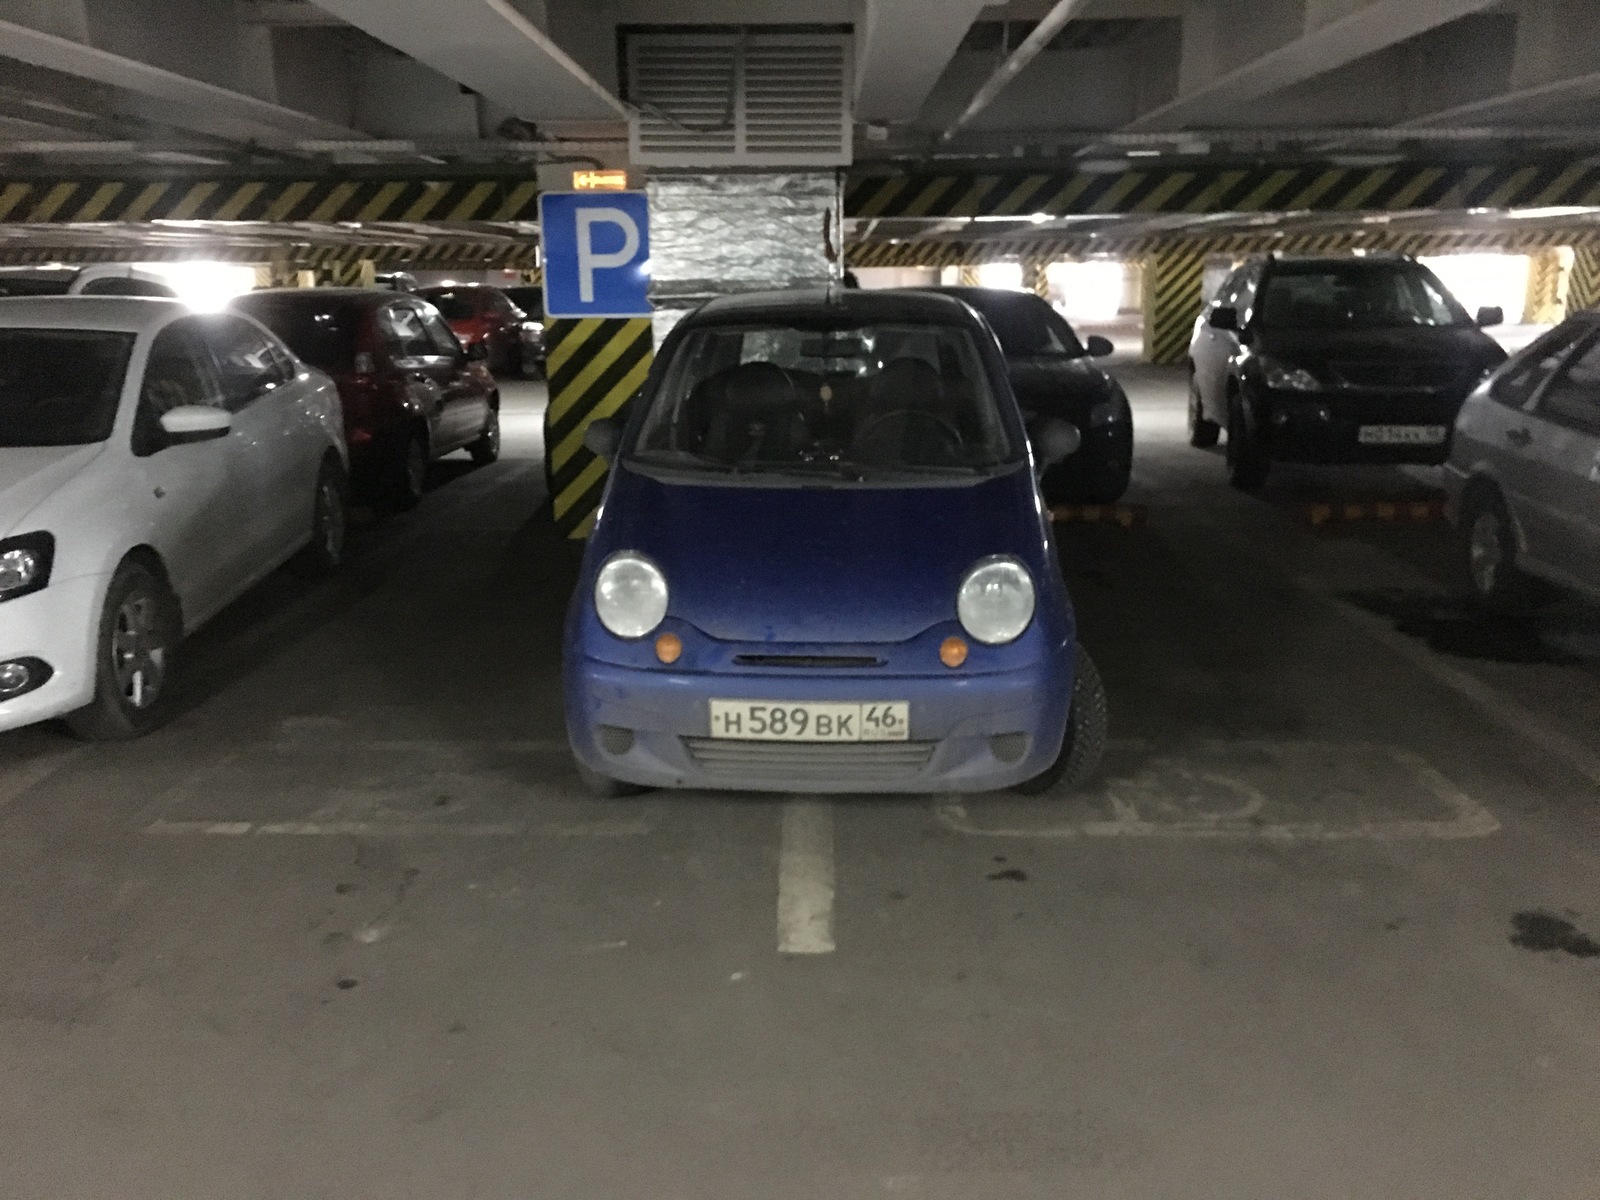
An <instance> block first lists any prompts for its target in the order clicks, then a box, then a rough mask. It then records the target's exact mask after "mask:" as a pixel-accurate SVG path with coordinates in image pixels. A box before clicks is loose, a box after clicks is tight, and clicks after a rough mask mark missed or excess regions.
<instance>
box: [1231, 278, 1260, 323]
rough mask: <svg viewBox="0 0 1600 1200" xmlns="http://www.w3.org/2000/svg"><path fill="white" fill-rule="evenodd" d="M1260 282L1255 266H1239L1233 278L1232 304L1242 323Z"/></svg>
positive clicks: (1254, 299) (1252, 303)
mask: <svg viewBox="0 0 1600 1200" xmlns="http://www.w3.org/2000/svg"><path fill="white" fill-rule="evenodd" d="M1260 282H1261V277H1260V275H1259V274H1258V273H1257V271H1256V268H1255V267H1249V266H1247V267H1241V268H1240V269H1239V274H1238V276H1237V278H1236V280H1235V287H1234V293H1233V301H1232V303H1233V306H1234V308H1236V309H1238V310H1239V321H1240V324H1243V323H1244V321H1245V318H1246V315H1247V314H1248V313H1249V311H1250V309H1251V307H1252V306H1253V305H1254V304H1255V302H1256V289H1257V286H1258V285H1259V284H1260Z"/></svg>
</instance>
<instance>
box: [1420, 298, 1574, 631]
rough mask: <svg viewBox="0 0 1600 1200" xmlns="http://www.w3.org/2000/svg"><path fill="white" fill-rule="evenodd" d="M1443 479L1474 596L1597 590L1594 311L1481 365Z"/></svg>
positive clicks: (1503, 598) (1491, 599)
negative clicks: (1542, 585)
mask: <svg viewBox="0 0 1600 1200" xmlns="http://www.w3.org/2000/svg"><path fill="white" fill-rule="evenodd" d="M1444 471H1445V480H1446V486H1447V487H1448V489H1449V491H1450V494H1451V511H1452V513H1453V514H1454V516H1455V521H1456V528H1457V530H1458V532H1459V534H1460V547H1461V549H1460V554H1461V561H1462V565H1463V567H1464V568H1465V575H1466V578H1467V580H1468V582H1469V584H1470V585H1471V588H1472V591H1473V592H1474V593H1475V594H1476V595H1477V596H1478V598H1479V599H1481V600H1484V601H1486V602H1488V603H1491V604H1494V605H1498V606H1503V605H1507V604H1514V603H1516V602H1518V601H1521V600H1525V599H1527V598H1528V591H1529V584H1530V580H1539V581H1543V582H1546V583H1552V584H1555V585H1557V586H1559V587H1561V588H1563V589H1567V590H1570V591H1574V592H1578V593H1581V594H1584V595H1587V596H1588V597H1589V598H1591V599H1594V600H1597V601H1600V313H1596V312H1586V313H1579V314H1578V315H1576V316H1574V317H1572V318H1571V319H1570V320H1568V321H1566V322H1565V323H1564V324H1562V325H1560V326H1559V327H1557V328H1556V329H1554V330H1552V331H1551V332H1549V333H1548V334H1546V335H1545V336H1544V337H1542V338H1540V339H1539V340H1538V341H1536V342H1534V343H1533V344H1532V345H1531V346H1529V347H1528V348H1527V349H1526V350H1524V351H1522V353H1520V354H1518V355H1516V356H1515V357H1514V358H1512V359H1511V360H1510V361H1509V362H1507V363H1506V364H1505V365H1504V366H1503V367H1501V368H1500V369H1499V370H1498V371H1496V372H1495V373H1494V374H1493V375H1491V376H1489V377H1488V378H1487V379H1486V380H1485V381H1484V382H1483V384H1482V385H1481V386H1480V387H1479V388H1478V389H1477V390H1476V391H1475V392H1473V394H1472V396H1471V397H1470V398H1469V399H1468V400H1467V402H1466V404H1465V405H1464V406H1463V407H1462V409H1461V414H1460V416H1459V417H1458V418H1457V419H1456V426H1455V436H1454V438H1453V439H1452V442H1451V450H1450V459H1449V461H1448V462H1447V463H1446V464H1445V468H1444Z"/></svg>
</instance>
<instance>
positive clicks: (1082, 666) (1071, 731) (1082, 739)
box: [1011, 642, 1111, 796]
mask: <svg viewBox="0 0 1600 1200" xmlns="http://www.w3.org/2000/svg"><path fill="white" fill-rule="evenodd" d="M1110 728H1111V709H1110V705H1109V703H1108V702H1107V700H1106V685H1105V682H1104V681H1103V680H1102V679H1101V678H1100V668H1099V667H1097V666H1095V665H1094V659H1092V658H1090V657H1089V652H1088V651H1087V650H1085V649H1084V648H1083V644H1082V643H1081V642H1080V643H1079V644H1078V647H1077V672H1076V674H1075V676H1074V678H1073V681H1072V708H1071V709H1070V710H1069V712H1068V713H1067V735H1066V737H1064V738H1063V739H1062V740H1061V753H1060V754H1058V755H1056V760H1055V762H1053V763H1051V764H1050V766H1049V767H1047V768H1046V769H1045V770H1044V771H1043V772H1041V773H1040V774H1038V775H1035V776H1034V777H1033V778H1032V779H1029V780H1027V781H1025V782H1023V783H1019V784H1017V785H1016V787H1014V788H1012V789H1011V790H1012V791H1014V792H1020V793H1021V794H1022V795H1024V796H1037V795H1039V794H1040V793H1042V792H1048V791H1051V790H1053V789H1055V788H1056V787H1062V788H1064V789H1065V790H1066V791H1069V792H1075V791H1078V790H1079V789H1080V788H1082V787H1083V786H1084V785H1085V784H1087V783H1088V782H1089V781H1090V780H1091V779H1093V778H1094V775H1095V772H1096V771H1098V770H1099V769H1100V760H1101V759H1102V758H1104V757H1105V753H1106V738H1107V736H1108V735H1109V732H1110Z"/></svg>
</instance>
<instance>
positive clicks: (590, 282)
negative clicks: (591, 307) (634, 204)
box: [577, 206, 639, 304]
mask: <svg viewBox="0 0 1600 1200" xmlns="http://www.w3.org/2000/svg"><path fill="white" fill-rule="evenodd" d="M577 217H578V299H579V300H581V301H582V302H583V303H585V304H593V303H594V273H595V272H596V271H605V270H611V269H613V268H615V267H625V266H627V265H628V263H630V262H632V261H633V256H634V255H635V254H637V253H639V226H638V225H636V224H635V223H634V220H633V218H632V217H630V216H629V215H628V214H627V213H625V212H623V211H622V210H621V209H620V208H590V207H588V206H585V207H583V208H580V209H578V212H577ZM602 224H604V225H616V226H618V227H619V228H620V229H621V230H622V249H620V250H615V251H612V252H611V253H610V254H596V253H595V249H594V226H596V225H602Z"/></svg>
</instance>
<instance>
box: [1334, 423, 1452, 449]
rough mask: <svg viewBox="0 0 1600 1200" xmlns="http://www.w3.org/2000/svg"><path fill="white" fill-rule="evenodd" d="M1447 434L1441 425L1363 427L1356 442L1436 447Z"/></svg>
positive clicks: (1374, 444)
mask: <svg viewBox="0 0 1600 1200" xmlns="http://www.w3.org/2000/svg"><path fill="white" fill-rule="evenodd" d="M1448 432H1449V430H1447V429H1446V428H1445V427H1444V426H1443V425H1363V426H1362V427H1361V429H1360V430H1359V431H1358V432H1357V433H1356V440H1357V441H1359V442H1361V443H1362V444H1363V445H1367V446H1438V445H1441V444H1442V443H1443V442H1444V439H1445V435H1446V434H1447V433H1448Z"/></svg>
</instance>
